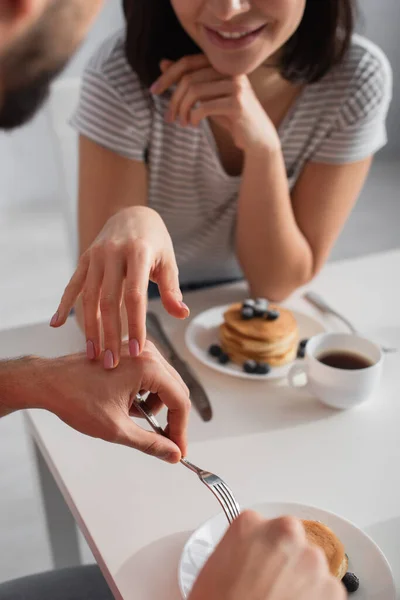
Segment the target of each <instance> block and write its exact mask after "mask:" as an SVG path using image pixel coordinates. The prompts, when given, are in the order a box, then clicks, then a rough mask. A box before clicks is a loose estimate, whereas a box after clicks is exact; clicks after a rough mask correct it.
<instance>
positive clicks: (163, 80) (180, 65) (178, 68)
mask: <svg viewBox="0 0 400 600" xmlns="http://www.w3.org/2000/svg"><path fill="white" fill-rule="evenodd" d="M209 65H210V63H209V61H208V58H207V57H206V56H205V55H204V54H196V55H192V56H184V57H183V58H181V59H180V60H178V61H177V62H174V63H173V64H172V65H170V66H169V68H168V69H166V71H165V72H163V74H162V75H161V76H160V77H159V78H158V79H157V81H155V82H154V83H153V85H152V86H151V88H150V91H151V92H152V93H153V94H163V93H164V92H165V91H166V90H167V89H168V88H170V87H171V86H172V85H174V84H175V83H178V82H179V81H180V80H181V79H182V77H183V76H184V75H185V73H188V72H192V71H198V70H199V69H204V67H208V66H209Z"/></svg>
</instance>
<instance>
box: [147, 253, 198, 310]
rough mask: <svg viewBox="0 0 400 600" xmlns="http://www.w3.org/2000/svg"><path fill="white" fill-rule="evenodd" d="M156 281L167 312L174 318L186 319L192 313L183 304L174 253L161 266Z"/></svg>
mask: <svg viewBox="0 0 400 600" xmlns="http://www.w3.org/2000/svg"><path fill="white" fill-rule="evenodd" d="M154 280H155V282H156V283H157V285H158V289H159V291H160V296H161V301H162V303H163V305H164V308H165V310H166V311H167V312H168V313H169V314H170V315H171V316H172V317H176V318H177V319H186V318H187V317H188V316H189V314H190V311H189V308H188V307H187V306H186V304H185V303H184V302H183V297H182V292H181V288H180V285H179V272H178V267H177V264H176V260H175V256H174V254H173V252H172V255H171V256H170V257H169V259H168V260H166V261H165V262H164V263H163V264H162V265H160V267H159V269H158V272H157V276H156V277H155V278H154Z"/></svg>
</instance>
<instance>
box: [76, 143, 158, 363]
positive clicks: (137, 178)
mask: <svg viewBox="0 0 400 600" xmlns="http://www.w3.org/2000/svg"><path fill="white" fill-rule="evenodd" d="M78 198H79V200H78V233H79V255H80V256H82V254H83V253H84V252H86V250H87V249H88V248H89V247H90V245H91V244H92V243H93V241H94V240H95V239H96V237H97V236H98V234H99V233H100V231H101V230H102V229H103V227H104V225H105V224H106V223H107V221H108V220H109V219H110V218H111V217H112V216H113V215H115V214H116V213H118V212H119V211H121V210H123V209H125V208H128V207H130V206H145V205H146V204H147V169H146V166H145V165H144V163H141V162H139V161H135V160H131V159H129V158H125V157H123V156H120V155H118V154H116V153H115V152H112V151H111V150H108V149H107V148H104V147H103V146H100V145H99V144H96V143H95V142H92V140H90V139H89V138H87V137H85V136H84V135H80V136H79V194H78ZM89 301H90V300H89ZM75 311H76V317H77V320H78V323H79V325H80V326H81V328H82V329H85V316H84V308H83V303H82V296H80V297H79V298H78V301H77V303H76V305H75ZM93 317H94V315H93ZM121 317H122V318H121V337H125V336H126V335H127V333H128V323H127V317H126V311H125V310H123V311H122V313H121ZM87 320H89V323H88V327H89V331H88V335H87V338H88V340H91V339H92V338H93V337H96V335H95V336H93V329H94V328H97V326H96V324H95V323H90V321H93V320H94V319H90V317H87ZM114 320H115V318H114V319H113V321H114ZM106 326H107V319H106ZM110 326H111V327H113V324H110ZM89 343H90V342H89ZM88 353H89V354H90V353H91V348H89V349H88ZM95 353H96V351H95Z"/></svg>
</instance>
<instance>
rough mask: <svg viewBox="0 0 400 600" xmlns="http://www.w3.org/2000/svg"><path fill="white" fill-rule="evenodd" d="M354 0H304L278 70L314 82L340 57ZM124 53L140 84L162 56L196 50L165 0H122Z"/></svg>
mask: <svg viewBox="0 0 400 600" xmlns="http://www.w3.org/2000/svg"><path fill="white" fill-rule="evenodd" d="M356 2H357V0H307V3H306V8H305V12H304V16H303V19H302V21H301V23H300V25H299V27H298V29H297V30H296V32H295V33H294V34H293V36H292V37H291V38H290V39H289V40H288V41H287V42H286V44H285V46H284V47H283V49H282V53H281V57H280V64H279V68H280V72H281V74H282V76H283V77H284V78H285V79H287V80H288V81H291V82H293V83H313V82H315V81H318V80H319V79H321V77H323V76H324V75H325V74H326V73H327V72H328V71H329V70H330V69H331V68H332V67H334V66H335V65H337V64H338V63H340V62H341V61H342V60H343V57H344V56H345V54H346V52H347V50H348V48H349V45H350V41H351V36H352V33H353V31H354V26H355V20H356V12H357V6H356ZM123 6H124V13H125V19H126V24H127V36H126V56H127V59H128V62H129V64H130V65H131V67H132V69H133V70H134V71H135V73H137V75H138V76H139V78H140V80H141V82H142V83H143V84H144V85H145V86H148V87H149V86H150V85H151V84H152V83H153V82H154V81H155V80H156V79H157V77H158V76H159V74H160V69H159V63H160V61H161V60H162V59H163V58H167V59H170V60H179V59H180V58H182V57H183V56H186V55H190V54H198V53H199V52H201V50H200V49H199V48H198V46H197V45H196V44H195V43H194V41H193V40H192V39H191V38H190V37H189V36H188V35H187V33H186V32H185V30H184V29H183V28H182V26H181V24H180V23H179V21H178V19H177V17H176V15H175V13H174V10H173V8H172V6H171V3H170V0H123Z"/></svg>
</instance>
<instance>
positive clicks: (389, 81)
mask: <svg viewBox="0 0 400 600" xmlns="http://www.w3.org/2000/svg"><path fill="white" fill-rule="evenodd" d="M321 85H322V86H323V87H327V88H332V90H335V92H336V93H337V92H340V93H342V99H343V101H347V103H351V104H352V105H353V108H354V109H357V112H358V118H360V117H363V116H368V114H370V113H371V112H373V111H375V110H376V109H377V108H379V107H382V108H387V106H388V105H389V103H390V100H391V98H392V86H393V75H392V68H391V66H390V63H389V60H388V59H387V57H386V55H385V54H384V52H383V50H381V48H379V46H377V45H376V44H374V43H373V42H371V41H370V40H368V39H366V38H365V37H362V36H360V35H357V34H355V35H353V37H352V40H351V44H350V47H349V49H348V52H347V54H346V56H345V57H344V59H343V60H342V62H341V63H340V64H339V65H337V66H336V67H335V68H334V69H332V70H331V71H330V72H329V73H328V74H327V75H326V76H325V77H324V78H323V80H321Z"/></svg>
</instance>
